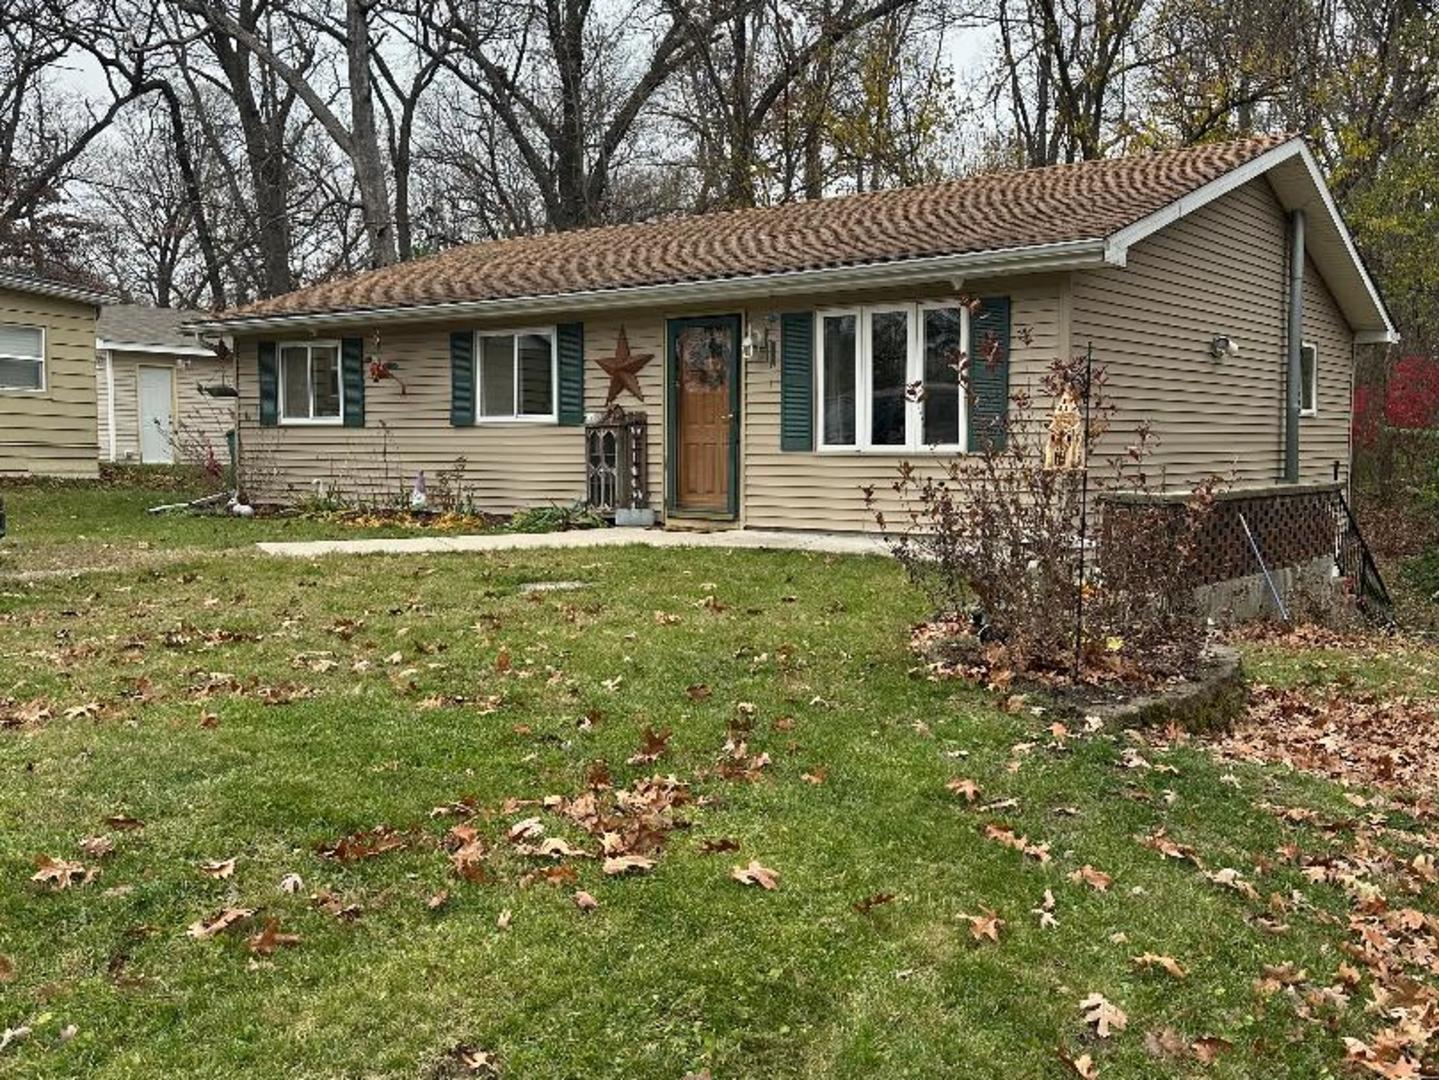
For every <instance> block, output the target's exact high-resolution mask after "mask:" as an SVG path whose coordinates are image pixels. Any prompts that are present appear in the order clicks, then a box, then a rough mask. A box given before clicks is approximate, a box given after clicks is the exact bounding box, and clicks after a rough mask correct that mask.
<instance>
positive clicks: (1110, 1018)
mask: <svg viewBox="0 0 1439 1080" xmlns="http://www.w3.org/2000/svg"><path fill="white" fill-rule="evenodd" d="M1079 1008H1080V1011H1081V1012H1083V1013H1084V1022H1085V1023H1086V1024H1090V1025H1092V1026H1093V1027H1094V1033H1095V1034H1096V1035H1098V1036H1099V1037H1100V1038H1101V1039H1107V1038H1109V1033H1110V1032H1111V1031H1123V1030H1124V1026H1125V1024H1127V1023H1128V1022H1129V1018H1128V1017H1127V1016H1125V1015H1124V1010H1123V1009H1120V1008H1119V1007H1118V1006H1117V1005H1114V1004H1112V1003H1111V1002H1110V1001H1109V999H1108V998H1106V997H1105V996H1104V995H1103V994H1099V993H1093V994H1090V995H1089V996H1088V997H1087V998H1085V999H1084V1000H1083V1001H1081V1002H1080V1003H1079Z"/></svg>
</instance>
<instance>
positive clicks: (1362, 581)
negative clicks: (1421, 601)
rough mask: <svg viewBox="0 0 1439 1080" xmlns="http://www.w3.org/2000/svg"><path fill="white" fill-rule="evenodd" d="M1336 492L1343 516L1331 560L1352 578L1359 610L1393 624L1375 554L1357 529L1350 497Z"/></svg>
mask: <svg viewBox="0 0 1439 1080" xmlns="http://www.w3.org/2000/svg"><path fill="white" fill-rule="evenodd" d="M1335 494H1336V495H1337V496H1338V498H1339V505H1340V506H1342V507H1343V508H1344V519H1343V520H1342V521H1339V522H1337V523H1336V524H1337V525H1338V530H1337V535H1336V536H1335V544H1334V560H1335V562H1336V563H1337V564H1338V566H1339V572H1340V573H1341V574H1343V575H1345V576H1346V577H1350V578H1353V580H1354V595H1355V599H1356V600H1357V601H1358V604H1359V610H1360V611H1362V612H1363V613H1364V614H1365V615H1367V616H1369V617H1370V618H1371V619H1373V620H1374V621H1376V622H1379V623H1382V624H1383V625H1385V626H1393V625H1394V601H1393V600H1392V599H1391V598H1390V596H1389V590H1388V589H1387V588H1385V587H1384V579H1383V578H1382V577H1381V576H1380V575H1379V566H1378V564H1377V563H1375V561H1374V554H1373V552H1371V551H1370V550H1369V544H1368V543H1367V542H1366V541H1365V539H1364V534H1363V533H1362V532H1361V531H1360V530H1359V522H1358V520H1357V519H1356V518H1355V517H1354V511H1353V510H1351V509H1350V508H1349V500H1347V499H1346V498H1344V492H1343V491H1336V492H1335Z"/></svg>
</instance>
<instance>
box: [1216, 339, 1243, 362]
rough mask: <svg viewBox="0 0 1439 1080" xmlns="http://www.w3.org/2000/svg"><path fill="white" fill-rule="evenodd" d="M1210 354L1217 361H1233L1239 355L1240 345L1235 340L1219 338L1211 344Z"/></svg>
mask: <svg viewBox="0 0 1439 1080" xmlns="http://www.w3.org/2000/svg"><path fill="white" fill-rule="evenodd" d="M1209 354H1210V355H1211V356H1213V357H1214V359H1216V360H1225V359H1233V358H1234V357H1236V356H1238V355H1239V345H1238V344H1237V343H1236V342H1235V340H1234V339H1233V338H1230V337H1222V336H1221V337H1217V338H1215V339H1214V340H1213V341H1211V342H1210V343H1209Z"/></svg>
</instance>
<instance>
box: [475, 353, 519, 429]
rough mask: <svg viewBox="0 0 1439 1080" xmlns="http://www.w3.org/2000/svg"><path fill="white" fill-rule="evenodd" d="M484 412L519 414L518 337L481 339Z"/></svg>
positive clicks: (493, 414) (500, 414)
mask: <svg viewBox="0 0 1439 1080" xmlns="http://www.w3.org/2000/svg"><path fill="white" fill-rule="evenodd" d="M480 415H481V416H514V415H515V339H514V338H513V337H511V336H509V335H508V334H507V335H505V336H503V337H482V338H480Z"/></svg>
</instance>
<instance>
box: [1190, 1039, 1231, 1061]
mask: <svg viewBox="0 0 1439 1080" xmlns="http://www.w3.org/2000/svg"><path fill="white" fill-rule="evenodd" d="M1190 1048H1191V1049H1192V1050H1193V1051H1194V1056H1195V1057H1196V1058H1198V1059H1199V1061H1200V1062H1202V1063H1203V1064H1205V1065H1208V1064H1210V1063H1211V1062H1212V1061H1214V1059H1215V1058H1217V1057H1218V1056H1219V1055H1220V1054H1222V1053H1224V1051H1226V1050H1232V1049H1233V1048H1234V1044H1233V1043H1232V1042H1230V1041H1229V1040H1228V1039H1221V1038H1219V1037H1218V1036H1217V1035H1205V1036H1203V1037H1201V1038H1198V1039H1195V1040H1194V1042H1192V1043H1191V1044H1190Z"/></svg>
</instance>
